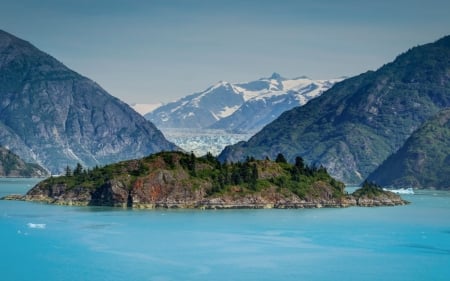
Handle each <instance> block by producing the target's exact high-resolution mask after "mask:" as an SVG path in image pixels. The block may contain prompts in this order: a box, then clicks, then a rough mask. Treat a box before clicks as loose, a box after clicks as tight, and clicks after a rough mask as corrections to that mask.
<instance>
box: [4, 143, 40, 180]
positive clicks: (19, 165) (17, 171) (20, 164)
mask: <svg viewBox="0 0 450 281" xmlns="http://www.w3.org/2000/svg"><path fill="white" fill-rule="evenodd" d="M48 175H49V174H48V172H47V171H46V170H45V169H44V168H42V167H41V166H39V165H37V164H30V163H25V162H24V161H23V160H22V159H20V158H19V156H17V155H15V154H14V153H12V152H11V151H9V150H8V149H6V148H4V147H1V146H0V177H26V178H33V177H47V176H48Z"/></svg>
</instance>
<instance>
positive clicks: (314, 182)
mask: <svg viewBox="0 0 450 281" xmlns="http://www.w3.org/2000/svg"><path fill="white" fill-rule="evenodd" d="M157 170H160V171H162V170H164V171H168V172H170V175H171V177H173V178H176V177H177V176H178V179H177V180H178V181H179V183H180V184H182V185H185V186H191V187H193V188H200V187H203V188H204V189H205V193H206V196H207V197H208V196H209V197H211V196H219V195H223V194H226V193H230V192H233V193H236V192H237V193H255V192H261V191H262V190H264V189H267V188H269V187H276V189H277V191H279V192H283V190H285V191H290V192H292V193H293V194H296V195H297V196H299V197H300V198H303V199H306V198H310V197H314V196H315V197H319V196H320V193H319V191H318V190H315V188H316V189H317V186H318V185H323V186H327V187H329V190H330V191H331V193H330V197H332V198H339V197H342V196H344V187H345V186H344V184H343V183H342V182H339V181H337V180H335V179H333V178H332V177H331V176H330V175H329V174H328V173H327V171H326V169H325V168H323V167H315V166H308V165H306V164H305V163H304V161H303V159H302V158H301V157H297V158H296V161H295V164H289V163H287V161H286V159H285V158H284V156H283V155H282V154H279V155H278V157H277V159H276V161H271V160H269V159H265V160H256V159H254V158H247V159H246V160H245V161H243V162H237V163H221V162H219V161H218V160H217V159H216V158H215V157H214V156H212V155H211V154H210V153H208V154H207V155H206V156H204V157H196V156H195V155H194V154H193V153H190V154H187V153H183V152H160V153H156V154H153V155H150V156H148V157H145V158H142V159H138V160H130V161H124V162H119V163H116V164H111V165H106V166H103V167H94V168H93V169H85V168H83V167H82V165H81V164H77V166H76V167H74V168H70V167H69V166H67V167H66V169H65V171H66V173H65V175H63V176H60V177H50V178H48V179H47V180H45V181H43V182H42V183H40V185H41V186H52V185H55V184H64V185H65V186H67V188H68V189H73V188H76V187H83V188H88V189H95V188H97V187H99V186H102V185H104V184H106V183H107V182H108V181H110V180H112V179H119V180H121V181H122V182H124V183H126V184H127V186H128V187H129V188H131V187H133V186H134V185H135V183H136V182H137V181H142V179H143V178H145V177H147V176H150V175H151V174H152V173H154V172H155V171H157Z"/></svg>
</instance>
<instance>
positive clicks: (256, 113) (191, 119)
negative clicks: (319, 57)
mask: <svg viewBox="0 0 450 281" xmlns="http://www.w3.org/2000/svg"><path fill="white" fill-rule="evenodd" d="M339 80H341V79H334V80H311V79H309V78H306V77H300V78H296V79H285V78H283V77H281V76H280V75H279V74H277V73H274V74H273V75H272V76H271V77H269V78H261V79H259V80H256V81H251V82H247V83H237V84H231V83H228V82H223V81H221V82H219V83H217V84H215V85H213V86H211V87H209V88H208V89H206V90H205V91H203V92H200V93H195V94H192V95H189V96H186V97H184V98H181V99H180V100H177V101H175V102H171V103H168V104H166V105H163V106H161V107H159V108H157V109H156V110H154V111H152V112H150V113H149V114H146V115H145V117H146V118H147V119H148V120H150V121H152V122H153V123H154V124H155V125H156V126H158V127H159V128H161V129H163V130H164V128H197V129H200V128H201V129H221V130H228V131H234V132H238V133H240V132H245V133H247V132H249V131H253V132H256V131H257V130H259V129H260V128H262V127H263V126H264V125H266V124H267V123H269V122H271V121H272V120H274V119H275V118H277V117H278V116H279V115H280V114H281V113H282V112H284V111H286V110H289V109H291V108H293V107H295V106H299V105H303V104H305V103H306V102H307V101H309V100H310V99H312V98H314V97H317V96H319V95H320V94H321V93H322V92H323V91H325V90H327V89H329V88H330V87H331V86H332V85H333V84H334V83H335V82H337V81H339Z"/></svg>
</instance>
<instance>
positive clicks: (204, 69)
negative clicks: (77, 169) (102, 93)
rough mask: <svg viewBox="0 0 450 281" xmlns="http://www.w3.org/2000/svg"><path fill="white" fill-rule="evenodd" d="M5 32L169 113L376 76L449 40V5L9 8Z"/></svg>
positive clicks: (206, 2)
mask: <svg viewBox="0 0 450 281" xmlns="http://www.w3.org/2000/svg"><path fill="white" fill-rule="evenodd" d="M0 29H3V30H5V31H7V32H9V33H12V34H14V35H15V36H17V37H20V38H22V39H24V40H26V41H29V42H31V43H32V44H34V45H35V46H36V47H38V48H39V49H41V50H42V51H44V52H46V53H48V54H50V55H52V56H53V57H55V58H56V59H58V60H60V61H61V62H63V63H64V64H65V65H66V66H68V67H69V68H71V69H73V70H75V71H77V72H78V73H80V74H82V75H84V76H87V77H89V78H90V79H92V80H94V81H95V82H97V83H98V84H100V85H101V86H102V87H103V88H104V89H106V90H107V91H108V92H109V93H110V94H112V95H113V96H115V97H118V98H120V99H121V100H123V101H125V102H127V103H130V104H133V103H157V102H164V103H167V102H170V101H173V100H175V99H178V98H181V97H183V96H186V95H188V94H192V93H195V92H200V91H203V90H204V89H206V88H207V87H209V86H210V85H213V84H215V83H217V82H218V81H228V82H232V83H236V82H244V81H251V80H256V79H258V78H262V77H269V76H270V75H271V74H272V73H273V72H278V73H280V74H281V75H282V76H284V77H286V78H294V77H299V76H304V75H306V76H308V77H310V78H312V79H329V78H337V77H342V76H354V75H357V74H360V73H362V72H366V71H368V70H376V69H377V68H379V67H381V66H382V65H383V64H385V63H388V62H390V61H392V60H394V59H395V57H396V56H397V55H399V54H400V53H402V52H405V51H406V50H408V49H409V48H411V47H414V46H417V45H421V44H425V43H429V42H433V41H436V40H437V39H439V38H440V37H443V36H445V35H449V34H450V1H448V0H426V1H418V0H378V1H374V0H370V1H367V0H340V1H332V0H308V1H306V0H305V1H303V0H297V1H293V0H271V1H266V0H228V1H227V0H217V1H216V0H147V1H144V0H142V1H141V0H39V1H37V0H0Z"/></svg>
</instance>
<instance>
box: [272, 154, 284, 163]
mask: <svg viewBox="0 0 450 281" xmlns="http://www.w3.org/2000/svg"><path fill="white" fill-rule="evenodd" d="M275 162H277V163H287V161H286V158H284V155H283V154H281V153H278V155H277V158H276V159H275Z"/></svg>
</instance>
